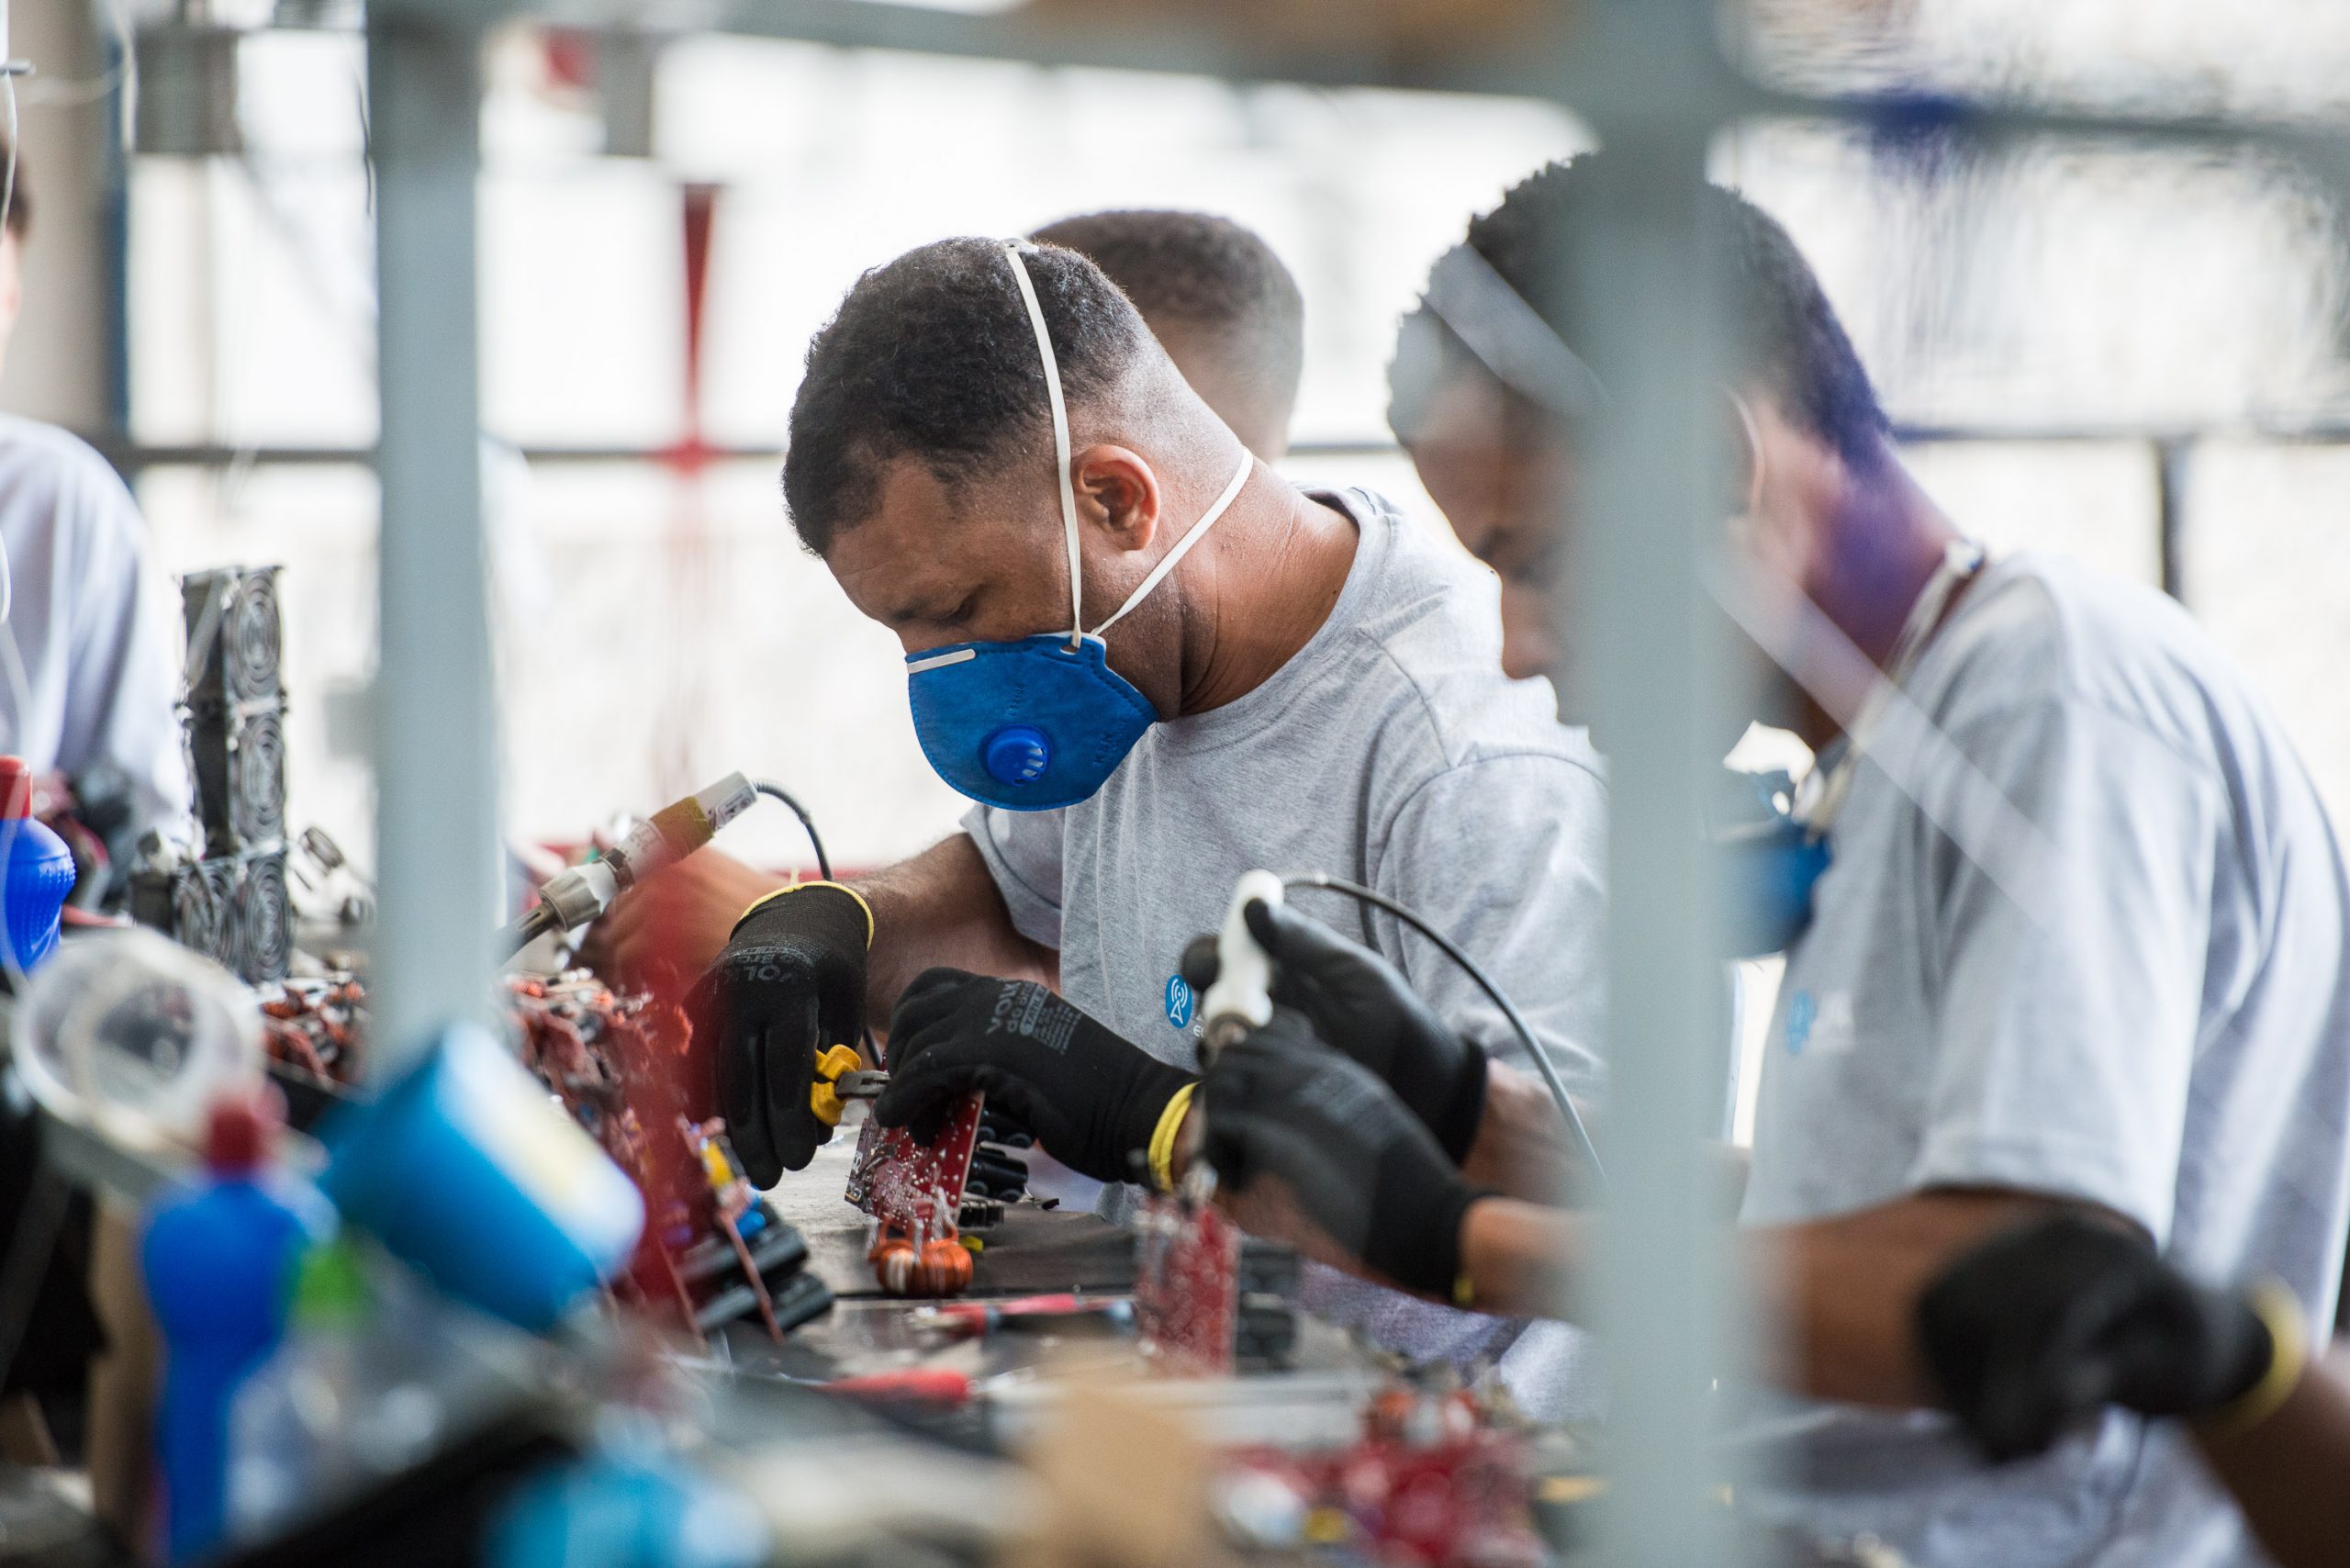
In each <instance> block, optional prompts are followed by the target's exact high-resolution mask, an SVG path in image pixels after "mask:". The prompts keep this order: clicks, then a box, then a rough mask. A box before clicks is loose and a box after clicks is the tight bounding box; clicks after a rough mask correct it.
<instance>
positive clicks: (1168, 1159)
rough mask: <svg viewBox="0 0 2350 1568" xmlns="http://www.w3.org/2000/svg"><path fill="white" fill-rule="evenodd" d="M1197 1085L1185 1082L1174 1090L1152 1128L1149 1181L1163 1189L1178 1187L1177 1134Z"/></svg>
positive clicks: (1169, 1190)
mask: <svg viewBox="0 0 2350 1568" xmlns="http://www.w3.org/2000/svg"><path fill="white" fill-rule="evenodd" d="M1198 1087H1199V1085H1198V1084H1196V1083H1186V1084H1185V1085H1183V1087H1182V1088H1181V1089H1178V1090H1177V1091H1175V1097H1174V1098H1173V1099H1171V1100H1169V1101H1168V1102H1167V1108H1166V1109H1165V1110H1163V1111H1161V1112H1159V1113H1158V1126H1156V1127H1154V1128H1152V1129H1151V1134H1150V1181H1151V1185H1153V1186H1155V1187H1157V1188H1158V1190H1159V1191H1160V1192H1162V1193H1171V1192H1173V1191H1174V1190H1175V1135H1176V1134H1177V1133H1179V1132H1181V1131H1182V1129H1183V1116H1184V1114H1185V1113H1186V1112H1188V1111H1190V1110H1191V1108H1192V1090H1194V1089H1197V1088H1198Z"/></svg>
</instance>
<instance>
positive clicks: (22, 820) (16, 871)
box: [0, 756, 73, 973]
mask: <svg viewBox="0 0 2350 1568" xmlns="http://www.w3.org/2000/svg"><path fill="white" fill-rule="evenodd" d="M32 801H33V776H32V769H31V767H29V766H28V765H27V763H26V762H25V759H24V758H23V757H21V756H0V926H5V931H0V939H5V940H6V945H7V946H6V951H5V952H0V967H5V968H6V969H9V970H11V971H12V972H17V973H28V972H30V971H31V970H33V969H38V968H39V966H40V963H41V960H42V959H44V958H48V957H49V956H50V954H51V953H53V952H55V951H56V950H57V922H58V913H59V912H60V911H61V910H62V909H63V908H64V907H65V898H66V895H67V894H69V893H71V892H72V891H73V851H71V850H69V849H67V848H66V847H65V841H64V840H63V839H62V838H60V837H58V836H57V833H56V830H55V829H53V828H51V827H50V825H49V824H48V823H45V822H40V821H38V820H37V819H35V817H34V816H33V814H32Z"/></svg>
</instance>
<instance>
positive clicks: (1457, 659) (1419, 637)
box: [1337, 489, 1599, 778]
mask: <svg viewBox="0 0 2350 1568" xmlns="http://www.w3.org/2000/svg"><path fill="white" fill-rule="evenodd" d="M1337 498H1339V499H1340V500H1341V501H1342V502H1343V503H1344V504H1345V505H1346V506H1347V509H1348V511H1349V512H1351V513H1353V514H1354V516H1355V518H1356V521H1358V523H1359V524H1360V526H1362V527H1363V528H1364V529H1365V530H1366V531H1368V530H1370V529H1371V528H1374V527H1376V528H1378V529H1380V530H1381V531H1382V538H1381V540H1380V541H1379V544H1378V548H1379V549H1380V551H1381V555H1380V557H1379V559H1378V561H1377V563H1376V565H1377V568H1378V577H1377V580H1376V582H1375V584H1374V585H1373V591H1372V593H1371V595H1370V597H1369V601H1368V602H1367V603H1366V604H1365V605H1364V606H1363V607H1362V609H1361V610H1360V613H1359V615H1358V616H1357V618H1356V620H1355V622H1354V624H1353V625H1352V626H1351V627H1350V628H1349V629H1348V641H1349V643H1350V644H1351V645H1352V648H1353V657H1354V659H1355V660H1356V661H1358V662H1359V665H1360V668H1359V669H1358V670H1356V671H1354V672H1352V673H1353V675H1354V676H1355V678H1360V679H1362V680H1365V681H1370V682H1375V683H1384V684H1385V685H1387V686H1388V687H1389V688H1390V690H1391V694H1392V696H1393V699H1394V700H1395V701H1396V703H1397V704H1398V706H1399V707H1400V708H1401V709H1402V710H1404V711H1401V712H1399V713H1398V714H1397V715H1396V718H1397V719H1398V721H1399V722H1397V723H1396V724H1394V725H1393V726H1391V727H1389V729H1388V731H1387V734H1385V736H1384V737H1383V740H1384V744H1385V745H1389V746H1397V747H1403V748H1408V749H1410V750H1411V751H1412V752H1414V753H1415V754H1416V759H1417V761H1418V763H1419V765H1420V767H1424V768H1425V769H1427V770H1428V771H1430V772H1435V771H1440V770H1443V769H1447V768H1450V767H1461V766H1466V765H1468V764H1472V763H1475V762H1479V761H1483V760H1490V759H1492V758H1495V757H1501V756H1530V757H1548V758H1552V759H1555V760H1557V761H1560V762H1562V763H1566V764H1570V765H1572V766H1573V767H1577V768H1580V769H1583V770H1585V771H1587V772H1589V773H1590V774H1591V775H1592V776H1593V777H1594V778H1597V777H1598V774H1599V759H1598V756H1597V754H1596V753H1595V752H1594V751H1593V749H1592V746H1591V744H1590V741H1589V740H1588V738H1587V737H1586V736H1585V734H1584V733H1583V731H1581V730H1572V729H1569V728H1567V727H1566V726H1565V725H1562V724H1561V723H1560V722H1559V719H1558V703H1557V700H1556V699H1555V697H1554V696H1553V695H1552V693H1551V690H1550V685H1549V683H1548V682H1546V681H1540V680H1513V679H1511V678H1509V677H1508V676H1505V675H1504V674H1503V673H1502V663H1501V659H1502V641H1501V589H1500V585H1499V584H1498V582H1496V581H1495V579H1494V575H1493V574H1492V573H1491V572H1489V571H1487V570H1485V569H1484V568H1483V567H1482V566H1478V565H1477V563H1476V562H1475V561H1473V560H1472V559H1471V558H1470V557H1469V556H1468V555H1467V554H1463V553H1462V552H1460V550H1458V549H1455V548H1452V547H1451V546H1449V545H1448V544H1447V543H1445V542H1443V541H1441V540H1438V539H1436V538H1434V537H1432V536H1431V535H1430V534H1429V532H1428V531H1427V530H1426V529H1424V528H1423V527H1421V526H1420V525H1419V524H1416V523H1415V522H1413V521H1411V520H1410V519H1409V518H1408V517H1406V516H1404V513H1403V511H1402V510H1401V509H1399V508H1398V507H1396V506H1395V505H1394V504H1393V502H1391V501H1389V500H1387V499H1386V498H1384V497H1382V496H1380V495H1378V494H1377V493H1376V492H1373V491H1370V490H1362V489H1354V490H1347V491H1343V492H1339V493H1338V497H1337Z"/></svg>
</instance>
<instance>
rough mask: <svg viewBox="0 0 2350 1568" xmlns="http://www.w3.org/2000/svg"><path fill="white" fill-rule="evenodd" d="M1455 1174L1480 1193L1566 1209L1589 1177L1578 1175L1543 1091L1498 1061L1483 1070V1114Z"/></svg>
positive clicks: (1560, 1121) (1561, 1121) (1563, 1128)
mask: <svg viewBox="0 0 2350 1568" xmlns="http://www.w3.org/2000/svg"><path fill="white" fill-rule="evenodd" d="M1460 1173H1461V1174H1462V1175H1463V1176H1465V1177H1467V1178H1468V1179H1469V1180H1470V1181H1472V1182H1475V1183H1476V1184H1477V1185H1478V1186H1480V1187H1490V1188H1492V1189H1493V1190H1494V1191H1495V1192H1497V1193H1505V1194H1506V1195H1508V1196H1510V1197H1513V1198H1523V1199H1525V1200H1526V1201H1527V1203H1531V1204H1562V1203H1567V1202H1570V1201H1571V1200H1572V1198H1573V1197H1574V1195H1575V1194H1576V1193H1577V1192H1578V1190H1579V1189H1580V1190H1586V1191H1587V1190H1588V1188H1589V1185H1590V1173H1589V1172H1588V1171H1585V1170H1582V1169H1580V1162H1579V1161H1578V1160H1577V1159H1576V1158H1575V1154H1574V1151H1573V1149H1572V1146H1571V1145H1570V1144H1569V1143H1568V1141H1567V1124H1566V1120H1565V1118H1564V1117H1562V1116H1561V1115H1560V1114H1559V1106H1558V1102H1556V1101H1555V1100H1553V1099H1551V1098H1550V1089H1549V1087H1548V1086H1547V1085H1545V1084H1544V1083H1543V1081H1541V1080H1540V1079H1539V1078H1537V1077H1535V1076H1534V1075H1533V1074H1532V1073H1530V1072H1524V1071H1521V1070H1518V1069H1516V1068H1514V1067H1511V1066H1509V1065H1508V1064H1507V1063H1505V1062H1499V1061H1496V1062H1494V1063H1492V1064H1491V1065H1490V1066H1488V1067H1487V1068H1486V1070H1485V1109H1484V1114H1483V1115H1482V1116H1481V1117H1479V1119H1478V1122H1477V1136H1476V1138H1475V1139H1474V1141H1472V1143H1471V1144H1470V1145H1469V1155H1468V1158H1467V1159H1463V1160H1462V1161H1461V1162H1460Z"/></svg>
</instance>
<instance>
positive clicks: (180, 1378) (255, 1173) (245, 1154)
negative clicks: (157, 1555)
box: [139, 1097, 321, 1562]
mask: <svg viewBox="0 0 2350 1568" xmlns="http://www.w3.org/2000/svg"><path fill="white" fill-rule="evenodd" d="M274 1125H275V1118H274V1116H272V1115H271V1114H269V1113H268V1110H267V1109H266V1108H265V1107H264V1106H263V1104H262V1103H259V1102H257V1101H255V1100H254V1099H252V1098H251V1097H243V1098H236V1097H232V1098H228V1099H223V1100H222V1101H220V1102H219V1103H218V1104H216V1105H215V1106H214V1107H213V1109H212V1119H211V1123H210V1126H209V1127H208V1128H207V1134H206V1139H205V1150H204V1159H205V1166H206V1174H205V1175H204V1177H202V1178H201V1179H199V1180H198V1181H197V1182H195V1183H193V1184H191V1185H188V1186H185V1187H181V1188H178V1189H175V1190H174V1191H173V1192H172V1193H168V1194H166V1195H164V1196H163V1197H162V1198H160V1199H158V1200H157V1201H156V1203H155V1204H154V1205H153V1207H151V1209H150V1210H149V1211H148V1215H147V1226H146V1234H145V1236H144V1238H142V1239H141V1241H140V1249H139V1261H140V1269H141V1271H143V1272H144V1274H145V1276H146V1284H147V1297H148V1301H149V1304H150V1305H152V1306H153V1308H154V1311H155V1322H156V1324H157V1326H158V1327H160V1328H161V1329H162V1335H163V1400H162V1411H161V1412H160V1414H159V1417H158V1419H157V1423H156V1432H155V1446H156V1457H157V1459H158V1461H159V1462H160V1469H161V1472H162V1491H163V1535H164V1541H165V1547H166V1554H167V1556H168V1559H169V1561H171V1562H188V1561H190V1560H192V1559H194V1558H196V1557H199V1556H201V1555H203V1554H204V1553H205V1552H206V1551H208V1550H210V1549H211V1548H212V1547H213V1546H214V1545H216V1544H217V1543H218V1541H219V1540H220V1537H221V1532H222V1529H223V1528H224V1525H225V1519H226V1498H227V1491H228V1474H229V1405H230V1402H231V1401H232V1400H234V1398H235V1397H236V1394H237V1390H238V1388H239V1387H240V1386H241V1384H242V1383H244V1382H245V1380H246V1379H247V1378H248V1377H249V1376H251V1375H252V1372H253V1370H254V1369H255V1368H257V1367H258V1366H260V1365H261V1363H262V1362H263V1360H265V1359H266V1358H267V1357H268V1355H269V1353H270V1351H271V1350H273V1349H274V1348H275V1347H276V1344H277V1341H278V1338H279V1337H280V1336H281V1335H282V1334H283V1333H284V1332H285V1314H286V1307H287V1304H288V1302H289V1299H290V1297H291V1294H292V1286H293V1281H294V1277H295V1270H296V1267H297V1263H298V1261H299V1260H300V1258H301V1255H302V1251H303V1249H304V1248H305V1246H306V1245H307V1244H308V1241H309V1240H310V1238H311V1237H312V1236H313V1235H314V1234H316V1233H317V1231H318V1230H319V1228H320V1223H321V1222H320V1216H319V1210H318V1206H317V1205H318V1198H317V1193H316V1192H315V1190H309V1191H307V1192H306V1191H305V1190H304V1189H303V1188H301V1187H299V1186H297V1185H296V1184H294V1183H293V1182H290V1181H289V1180H286V1179H284V1178H281V1177H278V1176H276V1175H274V1173H273V1172H271V1171H270V1170H268V1169H267V1168H266V1150H267V1147H268V1142H269V1136H270V1133H271V1131H272V1130H273V1129H274ZM306 1199H307V1200H308V1201H306Z"/></svg>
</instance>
